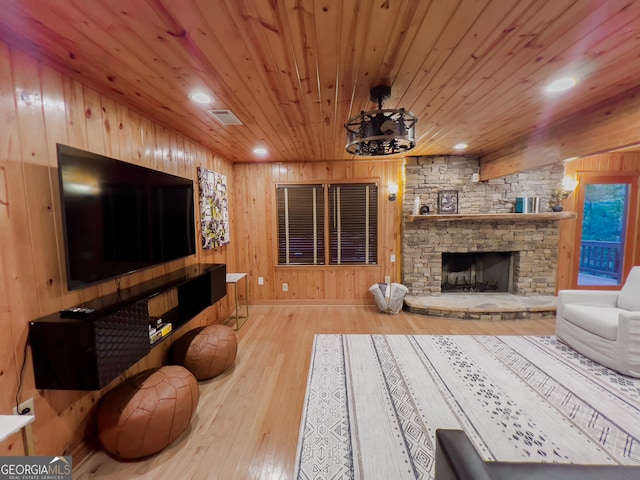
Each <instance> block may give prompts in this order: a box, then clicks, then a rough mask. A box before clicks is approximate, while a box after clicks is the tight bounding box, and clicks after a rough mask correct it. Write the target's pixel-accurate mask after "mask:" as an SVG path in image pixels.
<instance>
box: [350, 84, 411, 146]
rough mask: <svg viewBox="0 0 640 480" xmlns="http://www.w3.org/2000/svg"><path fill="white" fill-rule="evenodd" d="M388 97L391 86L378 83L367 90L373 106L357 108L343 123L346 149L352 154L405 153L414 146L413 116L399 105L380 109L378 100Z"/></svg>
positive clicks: (380, 101)
mask: <svg viewBox="0 0 640 480" xmlns="http://www.w3.org/2000/svg"><path fill="white" fill-rule="evenodd" d="M389 97H391V87H389V86H388V85H378V86H377V87H373V88H372V89H371V92H370V97H369V98H370V100H371V101H372V102H375V103H377V104H378V109H377V110H370V111H368V112H365V111H361V112H360V115H356V116H355V117H352V118H350V119H349V120H347V123H345V125H344V128H345V129H346V130H347V146H346V150H347V152H348V153H350V154H352V155H358V156H363V157H377V156H382V155H396V154H402V153H406V152H408V151H409V150H411V149H412V148H414V147H415V146H416V122H417V121H418V119H417V118H416V116H415V115H414V114H413V113H411V112H408V111H406V110H405V109H404V108H400V109H384V110H383V109H382V102H384V101H385V100H387V99H388V98H389Z"/></svg>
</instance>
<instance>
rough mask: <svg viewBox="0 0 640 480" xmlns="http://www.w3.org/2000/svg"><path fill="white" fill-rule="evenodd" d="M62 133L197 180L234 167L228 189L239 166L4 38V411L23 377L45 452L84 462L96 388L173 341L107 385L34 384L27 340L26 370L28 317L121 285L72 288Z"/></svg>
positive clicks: (133, 279)
mask: <svg viewBox="0 0 640 480" xmlns="http://www.w3.org/2000/svg"><path fill="white" fill-rule="evenodd" d="M114 95H115V94H114ZM124 101H126V99H123V102H124ZM56 143H63V144H67V145H71V146H74V147H77V148H81V149H85V150H90V151H92V152H96V153H99V154H103V155H107V156H111V157H114V158H117V159H121V160H124V161H127V162H131V163H136V164H139V165H143V166H146V167H151V168H154V169H157V170H161V171H164V172H167V173H172V174H175V175H180V176H183V177H189V178H192V179H193V180H194V182H196V183H195V185H197V173H196V167H197V166H198V165H202V166H205V167H207V168H210V169H212V170H215V171H218V172H220V173H223V174H226V175H227V179H228V182H229V187H230V189H232V184H233V170H232V164H231V163H230V162H228V161H226V160H224V159H222V158H218V157H215V156H214V155H213V154H212V153H211V152H209V151H208V150H206V149H205V148H203V147H202V146H200V145H198V144H196V143H194V142H192V141H190V140H188V139H185V138H183V137H182V136H180V135H178V134H176V133H175V132H173V131H171V130H169V129H167V128H164V127H163V126H161V125H159V124H157V123H154V121H153V120H151V119H149V118H146V117H144V116H142V115H140V114H138V113H137V112H135V111H133V110H130V109H129V108H127V107H126V106H124V105H123V104H121V103H118V102H117V101H114V100H113V99H112V98H110V97H108V96H105V95H102V94H100V93H98V92H96V91H95V90H92V89H90V88H88V87H86V86H84V85H83V84H81V83H79V82H77V81H75V80H72V79H70V78H69V77H66V76H64V75H62V74H61V73H59V72H58V71H56V70H53V69H51V68H49V67H47V66H45V65H43V64H40V63H38V62H36V61H35V60H34V59H33V58H31V57H29V56H27V55H25V54H23V53H21V52H20V51H18V50H14V49H12V48H10V47H8V46H7V45H6V44H4V43H0V246H1V248H0V265H1V267H2V271H1V273H0V332H1V333H0V414H10V413H11V410H12V407H13V406H14V405H15V399H16V392H17V389H18V384H19V381H20V378H22V390H21V394H20V399H21V400H26V399H27V398H29V397H34V399H35V410H36V421H35V424H34V427H33V431H34V437H35V446H36V452H37V454H39V455H63V454H64V455H67V454H73V455H74V462H77V461H79V460H80V459H81V458H82V457H83V456H84V455H85V454H86V452H87V449H88V448H89V446H88V445H87V444H86V443H85V441H84V438H85V433H86V432H87V430H88V429H90V428H91V419H92V412H93V410H94V408H93V407H94V405H95V402H96V401H97V400H98V398H99V397H100V396H101V395H102V394H104V393H105V392H106V390H107V389H109V388H111V387H113V386H114V385H115V384H117V383H118V382H119V381H121V380H122V378H124V377H125V376H130V375H132V374H133V373H137V372H138V371H140V370H143V369H146V368H150V367H152V366H159V365H160V364H161V363H162V361H163V357H164V356H165V353H166V350H167V349H168V347H169V343H170V342H164V343H162V344H161V345H160V346H158V347H157V348H156V349H154V351H153V352H152V353H151V354H150V355H148V356H147V357H146V358H145V359H143V360H142V361H141V362H139V363H138V364H137V365H135V366H134V367H132V368H131V369H130V370H129V371H127V372H126V374H125V375H123V376H122V377H121V378H120V379H118V380H115V381H114V382H112V384H111V385H110V386H109V387H107V388H106V389H105V390H103V391H100V392H69V391H54V390H49V391H36V390H35V389H34V379H33V369H32V364H31V354H30V352H29V351H28V350H27V355H26V365H25V367H24V374H23V375H22V376H21V374H20V369H21V365H22V363H23V359H24V358H25V355H24V349H25V343H26V341H27V333H28V322H29V321H30V320H33V319H36V318H38V317H40V316H42V315H45V314H49V313H51V312H54V311H56V310H59V309H61V308H64V307H70V306H73V305H76V304H78V303H81V302H83V301H87V300H90V299H92V298H95V297H97V296H100V295H103V294H107V293H110V292H113V291H115V290H116V282H115V281H109V282H104V283H101V284H100V285H98V286H94V287H90V288H85V289H82V290H79V291H74V292H67V291H66V286H65V278H64V277H65V267H64V247H63V243H62V233H61V221H60V204H59V198H58V195H59V192H58V190H59V189H58V185H57V171H56V165H57V159H56ZM196 194H197V188H196ZM196 200H197V199H196V198H194V201H196ZM231 203H232V202H231ZM196 205H197V203H196ZM196 210H197V211H198V209H196ZM198 215H199V214H198ZM232 228H233V227H232ZM231 233H232V235H233V230H232V232H231ZM232 238H233V237H232ZM233 248H234V244H233V243H232V244H231V245H230V246H228V247H223V248H219V249H216V250H209V251H207V252H203V251H202V250H201V249H200V248H199V247H198V248H197V253H196V255H192V256H190V257H188V258H186V259H183V260H179V261H174V262H171V263H169V264H166V265H164V266H160V267H156V268H152V269H147V270H145V271H143V272H140V273H137V274H134V275H130V276H128V277H125V278H123V279H122V282H121V287H122V288H126V287H127V286H129V285H131V284H137V283H140V282H142V281H145V280H148V279H151V278H154V277H156V276H159V275H162V274H164V273H167V272H169V271H172V270H176V269H178V268H180V267H182V266H184V265H189V264H192V263H197V262H203V263H227V264H228V266H229V268H231V269H233V268H234V266H233V262H232V260H233V259H234V258H235V255H232V254H231V251H232V249H233ZM230 308H231V303H230V301H229V297H227V298H226V299H224V300H223V301H221V302H219V303H218V304H216V306H214V307H212V308H209V309H208V310H207V311H205V312H203V313H202V314H200V315H199V316H198V317H197V318H196V319H194V320H193V321H192V322H191V323H190V324H189V326H188V327H187V328H192V327H196V326H199V325H205V324H209V323H216V322H219V321H221V320H223V319H224V318H225V317H226V316H228V314H229V313H230ZM185 331H186V329H185ZM22 451H23V450H22V440H21V438H20V436H19V435H18V434H16V435H14V436H12V437H10V438H9V439H7V440H5V441H4V442H2V443H0V455H21V454H22Z"/></svg>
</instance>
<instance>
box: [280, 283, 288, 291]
mask: <svg viewBox="0 0 640 480" xmlns="http://www.w3.org/2000/svg"><path fill="white" fill-rule="evenodd" d="M282 291H283V292H288V291H289V284H288V283H283V284H282Z"/></svg>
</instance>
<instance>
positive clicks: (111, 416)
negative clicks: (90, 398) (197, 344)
mask: <svg viewBox="0 0 640 480" xmlns="http://www.w3.org/2000/svg"><path fill="white" fill-rule="evenodd" d="M199 398H200V390H199V387H198V382H197V381H196V379H195V378H194V377H193V375H192V374H191V372H189V371H188V370H187V369H185V368H183V367H181V366H179V365H168V366H164V367H162V368H159V369H151V370H145V371H144V372H140V373H139V374H137V375H135V376H133V377H131V378H129V379H127V380H125V381H124V382H123V383H121V384H120V385H118V386H117V387H115V388H114V389H113V390H111V391H110V392H109V393H107V394H106V395H105V396H104V397H103V399H102V401H101V403H100V406H99V409H98V438H99V439H100V442H101V443H102V446H103V447H104V448H105V450H107V451H108V452H110V453H112V454H114V455H116V456H118V457H121V458H141V457H146V456H148V455H152V454H154V453H157V452H159V451H160V450H162V449H164V448H165V447H166V446H167V445H169V444H170V443H171V442H173V441H174V440H175V439H176V438H178V437H179V436H180V434H181V433H182V432H184V431H185V429H186V428H187V427H188V426H189V422H190V421H191V417H192V416H193V414H194V413H195V411H196V407H197V406H198V400H199Z"/></svg>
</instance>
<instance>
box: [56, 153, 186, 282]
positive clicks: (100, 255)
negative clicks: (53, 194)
mask: <svg viewBox="0 0 640 480" xmlns="http://www.w3.org/2000/svg"><path fill="white" fill-rule="evenodd" d="M58 175H59V180H60V198H61V207H62V223H63V228H64V243H65V253H66V266H67V288H68V289H69V290H75V289H78V288H81V287H85V286H87V285H90V284H92V283H96V282H99V281H101V280H106V279H109V278H114V277H118V276H120V275H124V274H127V273H131V272H134V271H137V270H140V269H143V268H147V267H150V266H153V265H157V264H160V263H164V262H168V261H170V260H175V259H177V258H181V257H186V256H188V255H193V254H194V253H195V224H194V196H193V194H194V192H193V181H192V180H190V179H188V178H183V177H178V176H175V175H170V174H167V173H163V172H159V171H157V170H152V169H149V168H145V167H141V166H138V165H134V164H131V163H126V162H122V161H120V160H115V159H113V158H109V157H105V156H102V155H98V154H95V153H90V152H85V151H83V150H79V149H77V148H72V147H69V146H66V145H60V144H58Z"/></svg>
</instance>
